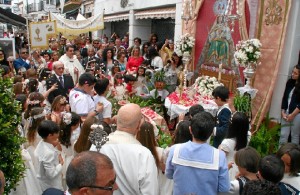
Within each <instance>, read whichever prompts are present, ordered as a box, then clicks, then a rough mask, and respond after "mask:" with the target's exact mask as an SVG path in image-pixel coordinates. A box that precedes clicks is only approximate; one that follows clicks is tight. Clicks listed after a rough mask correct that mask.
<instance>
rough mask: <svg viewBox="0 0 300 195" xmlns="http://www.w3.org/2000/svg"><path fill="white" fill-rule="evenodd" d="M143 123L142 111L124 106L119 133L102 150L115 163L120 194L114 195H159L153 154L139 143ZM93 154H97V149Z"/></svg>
mask: <svg viewBox="0 0 300 195" xmlns="http://www.w3.org/2000/svg"><path fill="white" fill-rule="evenodd" d="M141 122H143V121H142V113H141V109H140V107H139V106H138V105H136V104H126V105H124V106H122V107H121V108H120V110H119V112H118V115H117V130H116V131H115V132H114V133H111V134H110V135H109V136H108V137H109V141H108V142H107V143H106V144H104V145H103V146H102V148H101V150H100V152H101V153H103V154H106V155H107V156H108V157H109V158H110V159H111V160H112V162H113V164H114V169H115V171H116V174H117V180H116V182H117V185H118V187H119V189H118V190H116V191H114V195H121V194H135V195H139V194H141V195H142V194H147V195H158V181H157V174H158V173H157V167H156V164H155V160H154V157H153V156H152V154H151V152H150V150H148V149H147V148H146V147H144V146H142V145H141V143H140V142H139V141H138V140H136V138H135V135H136V133H137V132H138V131H139V127H140V125H141ZM91 150H93V151H95V150H96V147H95V145H92V147H91Z"/></svg>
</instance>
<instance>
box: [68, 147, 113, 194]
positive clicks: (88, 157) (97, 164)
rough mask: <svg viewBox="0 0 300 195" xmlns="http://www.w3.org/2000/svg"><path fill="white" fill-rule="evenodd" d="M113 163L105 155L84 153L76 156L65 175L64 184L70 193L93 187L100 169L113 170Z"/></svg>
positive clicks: (90, 152)
mask: <svg viewBox="0 0 300 195" xmlns="http://www.w3.org/2000/svg"><path fill="white" fill-rule="evenodd" d="M113 168H114V167H113V163H112V161H111V160H110V158H109V157H108V156H106V155H105V154H102V153H99V152H94V151H85V152H81V153H79V154H77V155H76V156H75V157H74V158H73V160H72V161H71V163H70V165H69V166H68V169H67V173H66V183H67V185H68V188H69V190H70V192H74V191H75V190H78V189H80V188H82V187H84V186H93V185H95V182H96V178H97V174H98V172H100V171H101V170H102V169H113Z"/></svg>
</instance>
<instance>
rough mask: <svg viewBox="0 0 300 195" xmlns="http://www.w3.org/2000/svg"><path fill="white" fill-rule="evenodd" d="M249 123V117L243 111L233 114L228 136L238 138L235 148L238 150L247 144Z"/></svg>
mask: <svg viewBox="0 0 300 195" xmlns="http://www.w3.org/2000/svg"><path fill="white" fill-rule="evenodd" d="M249 124H250V123H249V118H248V117H247V115H246V114H244V113H243V112H236V113H234V114H233V116H232V119H231V124H230V126H229V129H228V134H227V138H235V139H236V145H235V148H234V149H235V150H236V151H238V150H240V149H242V148H244V147H246V146H247V141H248V131H249Z"/></svg>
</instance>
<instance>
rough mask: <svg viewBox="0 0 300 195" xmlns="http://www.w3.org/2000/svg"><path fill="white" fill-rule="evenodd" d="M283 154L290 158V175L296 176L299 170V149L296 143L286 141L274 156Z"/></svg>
mask: <svg viewBox="0 0 300 195" xmlns="http://www.w3.org/2000/svg"><path fill="white" fill-rule="evenodd" d="M284 154H287V155H289V156H290V158H291V166H290V175H292V176H298V172H299V170H300V163H299V162H300V149H299V146H298V145H297V144H293V143H286V144H284V145H283V146H281V147H280V148H279V150H278V151H277V153H276V156H277V157H279V158H282V156H283V155H284Z"/></svg>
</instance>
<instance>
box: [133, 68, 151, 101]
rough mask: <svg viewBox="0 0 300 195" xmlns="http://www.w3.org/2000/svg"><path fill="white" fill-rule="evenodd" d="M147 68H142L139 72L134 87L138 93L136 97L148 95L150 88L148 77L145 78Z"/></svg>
mask: <svg viewBox="0 0 300 195" xmlns="http://www.w3.org/2000/svg"><path fill="white" fill-rule="evenodd" d="M145 72H146V68H145V67H144V66H140V67H139V68H138V71H137V75H136V79H137V81H136V82H135V84H134V86H135V89H136V91H137V93H136V95H141V94H148V93H149V91H148V88H147V86H146V77H145Z"/></svg>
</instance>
